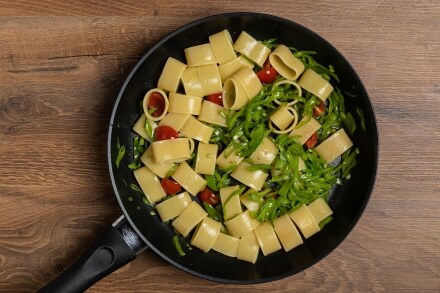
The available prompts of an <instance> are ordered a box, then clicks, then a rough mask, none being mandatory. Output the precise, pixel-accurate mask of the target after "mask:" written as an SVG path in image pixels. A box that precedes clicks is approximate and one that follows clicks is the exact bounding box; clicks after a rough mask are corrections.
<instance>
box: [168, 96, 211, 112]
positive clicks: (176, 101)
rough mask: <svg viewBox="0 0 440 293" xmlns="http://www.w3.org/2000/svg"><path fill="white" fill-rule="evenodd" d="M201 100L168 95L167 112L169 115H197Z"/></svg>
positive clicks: (192, 97)
mask: <svg viewBox="0 0 440 293" xmlns="http://www.w3.org/2000/svg"><path fill="white" fill-rule="evenodd" d="M202 100H203V99H202V98H201V97H194V96H188V95H182V94H177V93H170V96H169V101H170V105H169V108H168V111H169V112H170V113H180V114H190V115H199V113H200V107H201V105H202Z"/></svg>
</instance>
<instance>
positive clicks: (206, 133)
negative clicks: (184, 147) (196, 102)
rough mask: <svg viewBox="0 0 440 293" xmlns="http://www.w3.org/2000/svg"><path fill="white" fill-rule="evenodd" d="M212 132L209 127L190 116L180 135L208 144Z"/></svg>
mask: <svg viewBox="0 0 440 293" xmlns="http://www.w3.org/2000/svg"><path fill="white" fill-rule="evenodd" d="M213 131H214V129H213V128H212V127H211V126H208V125H205V124H203V123H202V122H200V121H199V120H197V119H196V118H194V116H190V117H189V118H188V120H186V123H185V124H184V125H183V127H182V128H181V129H180V133H181V134H183V135H185V136H187V137H191V138H193V139H195V140H198V141H201V142H204V143H209V139H210V138H211V135H212V132H213Z"/></svg>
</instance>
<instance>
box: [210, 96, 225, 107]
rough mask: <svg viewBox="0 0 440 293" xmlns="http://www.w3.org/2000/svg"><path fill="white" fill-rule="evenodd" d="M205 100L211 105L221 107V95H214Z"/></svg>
mask: <svg viewBox="0 0 440 293" xmlns="http://www.w3.org/2000/svg"><path fill="white" fill-rule="evenodd" d="M206 99H207V100H208V101H210V102H211V103H214V104H217V105H219V106H223V93H216V94H212V95H208V96H206Z"/></svg>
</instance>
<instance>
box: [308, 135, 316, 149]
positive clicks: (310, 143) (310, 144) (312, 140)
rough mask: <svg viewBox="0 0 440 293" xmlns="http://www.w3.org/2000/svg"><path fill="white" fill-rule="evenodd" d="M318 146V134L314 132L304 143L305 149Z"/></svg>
mask: <svg viewBox="0 0 440 293" xmlns="http://www.w3.org/2000/svg"><path fill="white" fill-rule="evenodd" d="M317 144H318V133H317V132H315V133H313V134H312V136H311V137H310V138H309V139H308V140H307V141H306V147H307V148H309V149H310V148H312V147H314V146H316V145H317Z"/></svg>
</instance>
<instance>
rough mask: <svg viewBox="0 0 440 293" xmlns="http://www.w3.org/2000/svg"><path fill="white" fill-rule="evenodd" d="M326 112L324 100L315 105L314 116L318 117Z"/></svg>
mask: <svg viewBox="0 0 440 293" xmlns="http://www.w3.org/2000/svg"><path fill="white" fill-rule="evenodd" d="M324 112H325V105H324V103H323V102H321V103H320V104H319V105H316V106H315V107H313V116H315V117H318V116H319V115H321V114H322V113H324Z"/></svg>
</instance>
